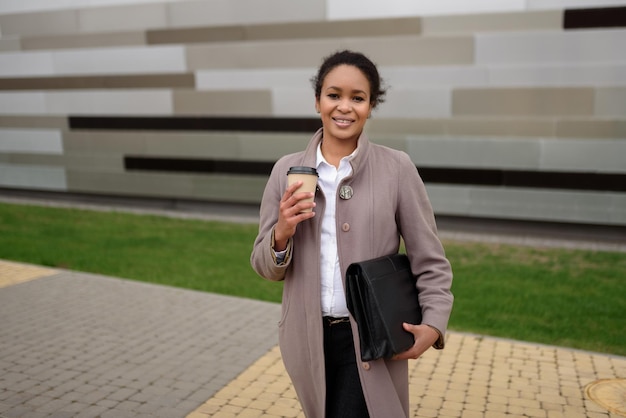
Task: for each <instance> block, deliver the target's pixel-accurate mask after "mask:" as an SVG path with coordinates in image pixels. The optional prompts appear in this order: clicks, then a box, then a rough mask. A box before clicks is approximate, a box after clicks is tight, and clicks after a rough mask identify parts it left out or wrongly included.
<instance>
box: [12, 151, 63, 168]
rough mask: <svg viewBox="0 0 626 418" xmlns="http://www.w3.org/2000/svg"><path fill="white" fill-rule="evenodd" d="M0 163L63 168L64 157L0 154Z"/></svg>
mask: <svg viewBox="0 0 626 418" xmlns="http://www.w3.org/2000/svg"><path fill="white" fill-rule="evenodd" d="M0 161H2V162H5V163H10V164H17V165H39V166H47V167H64V166H65V164H66V161H65V156H64V155H51V154H26V153H5V152H3V153H2V154H0Z"/></svg>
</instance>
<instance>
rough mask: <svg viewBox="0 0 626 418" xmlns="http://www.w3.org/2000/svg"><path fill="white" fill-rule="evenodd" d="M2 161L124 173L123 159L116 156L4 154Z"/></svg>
mask: <svg viewBox="0 0 626 418" xmlns="http://www.w3.org/2000/svg"><path fill="white" fill-rule="evenodd" d="M4 157H5V158H4V161H6V162H9V163H12V164H21V165H38V166H48V167H62V168H64V169H69V170H77V171H95V172H113V173H121V172H123V171H124V162H123V159H122V158H121V157H119V156H116V155H102V154H98V155H96V154H65V155H42V154H5V155H4Z"/></svg>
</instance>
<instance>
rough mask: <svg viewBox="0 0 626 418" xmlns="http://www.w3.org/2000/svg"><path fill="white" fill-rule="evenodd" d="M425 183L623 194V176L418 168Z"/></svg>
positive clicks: (624, 181) (625, 185)
mask: <svg viewBox="0 0 626 418" xmlns="http://www.w3.org/2000/svg"><path fill="white" fill-rule="evenodd" d="M419 172H420V175H421V177H422V179H423V180H424V182H426V183H447V184H467V185H469V184H471V185H484V186H505V187H528V188H536V189H567V190H595V191H612V192H624V191H626V174H616V173H615V174H614V173H581V172H555V171H524V170H497V169H460V168H430V167H426V168H420V169H419Z"/></svg>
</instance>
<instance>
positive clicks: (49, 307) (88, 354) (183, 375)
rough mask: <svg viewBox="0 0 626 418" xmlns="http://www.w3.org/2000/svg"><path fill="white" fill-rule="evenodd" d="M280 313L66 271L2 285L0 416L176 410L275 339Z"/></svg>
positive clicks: (189, 405)
mask: <svg viewBox="0 0 626 418" xmlns="http://www.w3.org/2000/svg"><path fill="white" fill-rule="evenodd" d="M259 280H260V279H259ZM279 315H280V306H279V305H277V304H272V303H265V302H259V301H253V300H247V299H240V298H233V297H227V296H220V295H215V294H210V293H205V292H195V291H189V290H182V289H175V288H171V287H165V286H157V285H152V284H146V283H139V282H134V281H129V280H122V279H117V278H110V277H104V276H99V275H93V274H84V273H77V272H69V271H61V272H59V274H56V275H54V276H50V277H47V278H43V279H38V280H34V281H30V282H26V283H22V284H19V285H14V286H9V287H6V288H0V317H1V318H3V321H0V418H5V417H6V418H10V417H14V416H15V417H20V418H22V417H28V418H31V417H32V418H39V417H45V418H69V417H72V418H96V417H103V418H104V417H115V418H123V417H126V416H128V417H133V418H140V417H146V416H150V417H159V416H163V417H168V418H172V417H174V418H175V417H184V416H186V415H187V414H188V413H189V412H191V411H192V410H194V409H195V408H197V407H198V406H200V405H201V404H202V403H204V402H205V401H206V400H207V399H209V398H210V397H211V396H212V395H213V394H215V393H216V392H217V391H218V390H220V389H221V388H222V387H223V386H224V385H226V384H227V383H229V382H230V381H231V380H232V379H234V378H235V377H236V376H237V375H238V374H239V373H241V372H242V371H243V370H245V369H246V368H247V367H248V366H249V365H251V364H252V363H253V362H254V361H256V360H257V359H258V358H259V357H261V356H262V355H264V354H265V353H266V352H267V351H268V350H269V349H270V348H271V347H273V346H275V345H276V344H277V332H276V323H277V321H278V319H279ZM5 318H6V320H5ZM224 324H238V326H233V327H228V326H224ZM240 324H246V325H245V326H240ZM251 338H252V340H253V341H254V345H253V346H251V345H250V344H249V341H251ZM7 341H10V342H11V343H10V344H9V343H7ZM7 400H8V401H7ZM9 402H10V403H9Z"/></svg>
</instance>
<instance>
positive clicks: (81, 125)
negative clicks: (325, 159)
mask: <svg viewBox="0 0 626 418" xmlns="http://www.w3.org/2000/svg"><path fill="white" fill-rule="evenodd" d="M68 125H69V127H70V129H93V130H171V131H244V132H297V133H299V132H306V133H309V134H310V133H312V132H315V131H316V130H317V129H319V128H320V127H321V126H322V123H321V121H320V120H319V119H317V118H261V117H259V118H253V117H243V118H240V117H204V116H198V117H193V116H164V117H152V116H146V117H141V116H137V117H117V116H102V117H100V116H97V117H96V116H93V117H92V116H69V118H68Z"/></svg>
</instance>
